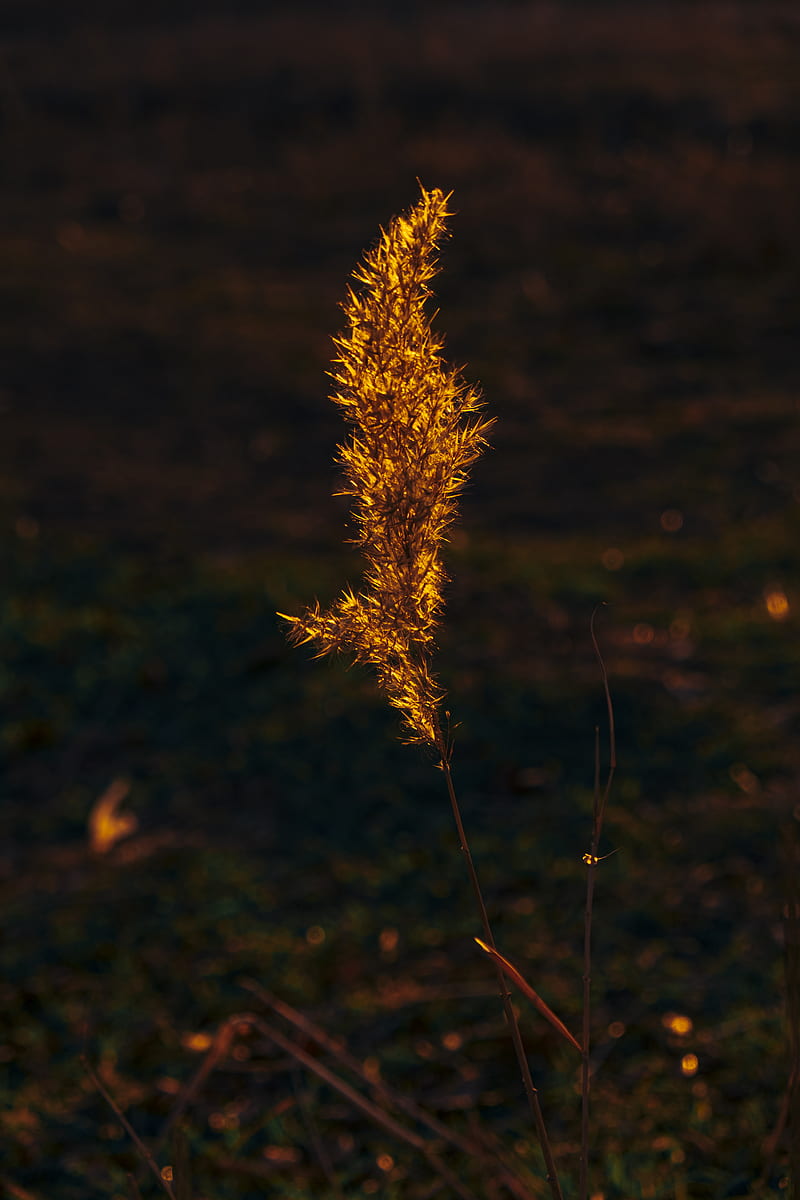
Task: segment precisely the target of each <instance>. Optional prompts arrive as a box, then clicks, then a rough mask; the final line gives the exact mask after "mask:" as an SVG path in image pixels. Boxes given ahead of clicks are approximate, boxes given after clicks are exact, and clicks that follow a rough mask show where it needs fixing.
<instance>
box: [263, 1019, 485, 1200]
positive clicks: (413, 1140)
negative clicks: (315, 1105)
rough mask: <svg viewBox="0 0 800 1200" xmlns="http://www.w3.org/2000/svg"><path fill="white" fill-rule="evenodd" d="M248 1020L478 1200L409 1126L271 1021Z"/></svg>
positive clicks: (469, 1199)
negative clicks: (346, 1080)
mask: <svg viewBox="0 0 800 1200" xmlns="http://www.w3.org/2000/svg"><path fill="white" fill-rule="evenodd" d="M248 1019H249V1020H251V1021H252V1023H253V1025H254V1026H255V1028H256V1029H258V1030H259V1032H260V1033H263V1034H264V1036H265V1037H267V1038H269V1039H270V1041H272V1042H274V1043H275V1045H276V1046H280V1048H281V1050H285V1051H286V1053H287V1054H290V1055H291V1056H292V1058H294V1059H296V1061H297V1062H299V1063H302V1065H303V1066H304V1067H306V1068H307V1069H308V1070H309V1071H313V1073H314V1074H315V1075H318V1076H319V1078H320V1079H322V1080H324V1081H325V1083H327V1084H328V1086H329V1087H332V1088H333V1089H334V1090H335V1091H337V1092H339V1094H340V1095H342V1096H344V1097H345V1098H346V1099H347V1100H349V1101H350V1103H351V1104H352V1105H353V1106H354V1107H355V1108H358V1109H360V1110H361V1111H362V1112H363V1113H364V1114H365V1115H366V1116H368V1117H369V1118H370V1120H371V1121H374V1122H375V1124H376V1125H380V1126H382V1127H383V1128H384V1129H385V1130H386V1131H387V1133H391V1134H392V1136H393V1137H396V1138H399V1139H400V1141H403V1142H406V1143H407V1144H408V1145H409V1146H413V1147H414V1149H415V1150H418V1151H419V1152H420V1153H421V1154H423V1155H424V1156H425V1158H426V1159H427V1160H428V1162H429V1163H430V1165H431V1166H432V1167H433V1169H434V1171H435V1172H436V1174H437V1175H438V1176H439V1177H440V1178H441V1179H442V1180H443V1181H444V1182H445V1183H446V1184H447V1185H448V1187H450V1188H452V1190H453V1191H454V1192H455V1194H456V1195H457V1196H460V1197H461V1198H462V1200H476V1197H475V1195H474V1193H473V1192H471V1191H470V1190H469V1189H468V1188H466V1187H465V1186H464V1184H463V1183H462V1182H461V1180H460V1179H458V1177H457V1176H456V1175H454V1174H453V1172H452V1171H451V1170H450V1169H449V1167H448V1166H447V1165H446V1164H445V1163H443V1162H442V1160H441V1159H440V1158H439V1156H438V1154H436V1152H435V1151H434V1150H433V1149H432V1148H431V1145H430V1143H429V1142H427V1141H426V1140H425V1138H423V1137H420V1135H419V1134H417V1133H414V1131H413V1130H411V1129H408V1128H406V1126H405V1125H401V1124H400V1123H399V1122H398V1121H395V1119H394V1117H391V1116H390V1115H389V1113H387V1112H384V1111H383V1109H381V1108H378V1106H377V1105H375V1104H372V1103H371V1101H369V1100H367V1099H366V1097H364V1096H362V1095H361V1093H360V1092H357V1091H356V1090H355V1088H352V1087H351V1086H350V1084H349V1083H346V1082H345V1080H344V1079H341V1078H340V1077H339V1076H338V1075H337V1074H335V1072H333V1071H331V1070H330V1068H329V1067H326V1066H325V1065H324V1064H323V1063H321V1062H319V1061H318V1060H317V1059H316V1058H313V1057H312V1056H311V1055H310V1054H307V1053H306V1051H305V1050H302V1049H301V1048H300V1046H297V1045H295V1043H294V1042H292V1041H291V1040H290V1039H289V1038H287V1037H285V1036H284V1035H283V1034H282V1033H281V1032H280V1030H279V1029H276V1028H275V1027H274V1026H273V1025H270V1024H269V1023H268V1022H267V1021H265V1020H263V1018H261V1017H255V1016H254V1017H249V1018H248Z"/></svg>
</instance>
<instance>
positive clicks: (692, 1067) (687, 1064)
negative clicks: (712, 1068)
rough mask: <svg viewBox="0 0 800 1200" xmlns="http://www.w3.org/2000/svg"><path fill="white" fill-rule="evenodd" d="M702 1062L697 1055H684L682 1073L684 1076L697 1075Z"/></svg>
mask: <svg viewBox="0 0 800 1200" xmlns="http://www.w3.org/2000/svg"><path fill="white" fill-rule="evenodd" d="M699 1066H700V1060H699V1059H698V1057H697V1055H696V1054H684V1056H683V1058H682V1059H681V1071H682V1072H683V1074H684V1075H696V1074H697V1068H698V1067H699Z"/></svg>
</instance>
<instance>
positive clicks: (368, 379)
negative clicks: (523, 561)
mask: <svg viewBox="0 0 800 1200" xmlns="http://www.w3.org/2000/svg"><path fill="white" fill-rule="evenodd" d="M421 192H422V195H421V198H420V200H419V201H418V203H417V204H416V205H415V206H414V207H413V208H412V209H411V210H410V211H409V212H408V213H407V214H404V215H402V216H399V217H395V218H394V219H393V220H392V222H391V224H390V225H389V228H388V230H382V231H381V236H380V238H379V240H378V242H377V244H376V245H375V246H374V247H373V248H372V249H371V250H369V251H368V252H367V253H366V254H365V256H364V260H363V262H362V263H361V265H360V266H359V267H358V268H357V269H356V270H355V272H354V273H353V278H354V279H355V281H356V284H357V285H359V286H358V287H357V288H353V287H350V288H348V292H347V297H346V299H345V301H344V303H343V304H342V308H343V310H344V313H345V316H346V318H347V322H348V328H347V331H346V332H345V333H343V334H341V335H340V336H339V337H337V338H335V339H334V344H335V346H336V350H337V357H336V358H335V360H334V363H333V370H332V371H331V378H332V379H333V382H334V391H333V395H332V397H331V398H332V400H333V401H334V403H336V404H338V405H339V407H340V408H341V409H342V413H343V415H344V418H345V420H346V421H347V422H348V423H349V424H350V425H351V426H352V430H351V433H350V435H349V438H348V440H347V441H346V442H345V443H344V444H343V445H341V446H340V447H339V452H338V461H339V463H340V464H341V466H342V467H343V470H344V475H345V480H346V486H345V487H344V489H343V492H342V494H343V495H348V496H352V497H353V501H354V503H353V515H354V518H355V521H356V525H357V530H358V536H357V537H355V538H354V539H353V541H354V542H355V544H356V545H358V546H359V547H360V548H361V551H362V554H363V556H364V558H365V560H366V568H365V571H364V585H365V586H364V588H363V590H362V591H360V592H359V593H358V594H357V595H356V594H354V593H353V592H351V591H346V592H345V593H344V594H343V595H342V596H341V598H340V599H339V600H338V601H337V603H336V604H335V605H334V606H333V607H332V608H331V609H330V610H329V611H327V612H322V611H321V610H320V608H319V605H316V606H315V607H314V608H309V609H307V610H306V612H305V613H304V614H303V616H301V617H287V618H286V619H287V620H289V621H290V622H291V623H292V625H291V630H290V632H289V638H290V640H291V641H292V642H294V643H296V644H301V643H303V642H315V643H316V644H317V646H318V648H319V652H320V654H326V653H328V652H330V651H333V650H347V651H349V652H350V653H351V654H353V656H354V658H355V661H356V662H361V663H370V664H371V665H373V666H374V667H375V668H376V669H377V673H378V682H379V684H380V686H381V687H382V689H383V690H384V691H385V693H386V695H387V697H388V699H389V702H390V703H391V704H392V705H394V707H396V708H398V709H399V710H400V712H402V714H403V716H404V718H405V725H406V728H407V730H408V732H409V734H410V737H409V740H410V741H412V742H423V743H427V744H430V745H432V746H435V747H440V746H441V733H440V727H439V719H438V708H439V704H440V702H441V700H442V698H443V695H444V693H443V692H442V691H441V689H440V688H439V686H438V684H437V683H436V680H435V679H434V677H433V676H432V675H431V673H430V668H429V660H430V655H431V652H432V650H433V630H434V628H435V626H436V624H437V621H438V618H439V615H440V613H441V609H442V603H443V601H442V588H443V585H444V583H445V581H446V575H445V572H444V568H443V566H442V562H441V545H442V542H443V540H444V538H445V534H446V532H447V529H448V528H449V526H450V525H451V523H452V522H453V520H454V518H455V515H456V502H457V499H458V496H459V493H460V492H461V491H462V489H463V487H464V484H465V483H466V479H467V471H468V469H469V467H470V466H471V465H472V463H473V462H474V461H475V459H476V458H477V457H478V456H479V454H480V453H481V451H482V449H483V448H484V446H485V445H486V441H485V436H484V435H485V433H486V431H487V429H488V428H489V425H490V424H491V422H490V421H486V420H483V419H482V418H481V417H480V416H475V415H473V414H477V413H479V412H480V410H481V408H482V402H481V399H480V396H479V393H478V392H477V391H476V390H475V389H474V388H472V387H469V386H468V385H467V384H466V383H465V382H464V381H463V380H462V379H461V377H460V375H459V372H458V371H457V370H455V369H453V368H451V367H449V366H447V364H446V363H445V362H444V361H443V359H442V357H441V351H442V342H441V341H440V340H438V339H437V338H436V336H435V335H434V334H433V332H432V329H431V317H430V316H429V315H428V314H427V313H426V311H425V302H426V300H427V298H428V296H429V295H430V294H431V292H430V288H429V287H428V284H429V282H430V280H431V279H432V278H433V277H434V275H436V273H437V270H438V268H437V259H436V252H437V249H438V246H439V244H440V243H441V241H442V239H443V238H444V237H445V235H446V220H447V217H448V216H449V215H450V214H449V212H448V210H447V201H448V199H449V197H448V196H445V195H444V193H443V192H441V191H439V189H438V188H434V189H433V190H432V191H430V192H429V191H426V190H425V188H421Z"/></svg>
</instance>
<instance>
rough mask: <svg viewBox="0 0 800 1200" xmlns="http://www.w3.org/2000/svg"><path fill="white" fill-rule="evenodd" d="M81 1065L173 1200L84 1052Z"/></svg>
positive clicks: (157, 1169)
mask: <svg viewBox="0 0 800 1200" xmlns="http://www.w3.org/2000/svg"><path fill="white" fill-rule="evenodd" d="M81 1065H82V1067H83V1069H84V1071H85V1072H86V1074H87V1075H88V1076H89V1078H90V1079H91V1081H92V1083H93V1084H94V1086H95V1087H96V1088H97V1090H98V1092H99V1093H100V1095H101V1096H102V1097H103V1099H104V1100H105V1102H106V1103H107V1104H108V1106H109V1107H110V1108H111V1110H112V1112H113V1113H114V1115H115V1116H116V1118H117V1120H118V1121H119V1123H120V1125H121V1126H122V1127H123V1129H124V1130H125V1132H126V1133H127V1135H128V1137H129V1138H130V1139H131V1140H132V1142H133V1143H134V1145H135V1146H136V1149H137V1150H138V1151H139V1154H140V1155H141V1156H142V1158H143V1159H144V1161H145V1162H146V1163H147V1165H148V1167H149V1168H150V1170H151V1171H152V1172H153V1174H154V1175H155V1177H156V1179H157V1180H158V1182H159V1183H160V1185H161V1187H162V1188H163V1189H164V1191H165V1192H166V1193H167V1195H168V1196H169V1198H170V1200H175V1193H174V1192H173V1190H172V1188H171V1187H170V1184H169V1182H168V1181H167V1180H166V1179H165V1178H164V1176H163V1175H162V1174H161V1170H160V1168H159V1165H158V1163H157V1162H156V1160H155V1159H154V1158H153V1155H152V1154H151V1153H150V1151H149V1150H148V1148H147V1146H145V1144H144V1142H143V1141H142V1139H141V1138H140V1137H139V1135H138V1133H137V1132H136V1130H135V1129H134V1128H133V1126H132V1125H131V1123H130V1121H129V1120H128V1118H127V1117H126V1116H125V1114H124V1112H123V1111H122V1109H121V1108H120V1106H119V1105H118V1104H117V1102H116V1100H115V1099H114V1097H113V1096H112V1095H111V1093H110V1092H109V1090H108V1088H107V1087H106V1085H105V1084H104V1083H103V1081H102V1079H101V1078H100V1076H99V1075H98V1074H97V1072H96V1071H95V1069H94V1067H93V1066H92V1065H91V1063H90V1062H89V1060H88V1058H87V1057H86V1055H85V1054H82V1055H81Z"/></svg>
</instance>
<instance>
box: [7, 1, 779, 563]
mask: <svg viewBox="0 0 800 1200" xmlns="http://www.w3.org/2000/svg"><path fill="white" fill-rule="evenodd" d="M799 26H800V17H799V16H798V11H797V7H796V5H794V4H789V3H786V4H772V3H761V4H753V3H719V4H718V3H704V4H703V5H694V4H686V3H667V2H665V3H648V4H632V5H620V4H608V3H560V4H559V3H541V4H540V3H500V4H495V3H492V4H485V3H459V4H429V5H423V4H402V5H401V4H395V3H375V4H370V5H358V4H334V5H323V4H319V5H316V4H310V3H299V4H297V5H292V6H289V5H288V4H268V3H257V2H255V0H254V2H252V3H226V4H222V3H221V2H219V3H212V2H209V0H205V2H202V3H194V4H191V5H189V4H182V3H177V2H172V3H170V2H166V3H159V4H147V3H137V4H135V5H134V4H133V3H116V4H114V5H109V6H107V7H106V9H105V10H104V11H103V12H102V14H100V12H99V10H98V9H97V7H96V6H95V5H94V4H90V3H88V2H87V3H74V4H70V5H66V6H64V5H58V4H52V3H44V2H42V0H29V2H26V3H11V2H7V3H6V4H5V5H4V6H3V11H2V13H0V32H2V35H3V45H2V59H1V60H0V103H1V104H2V138H3V156H2V161H3V164H4V165H3V187H2V197H1V198H0V206H1V207H0V228H2V231H3V233H2V236H3V239H4V243H5V244H4V254H3V259H4V269H3V278H2V318H3V319H2V322H1V323H0V338H1V339H2V350H1V354H2V358H1V359H0V361H1V362H2V380H0V386H2V392H1V393H0V422H2V425H1V426H0V470H1V471H2V476H1V479H2V484H1V487H2V491H1V492H0V514H1V515H0V519H2V520H3V521H4V522H5V523H6V526H7V527H11V528H14V527H18V528H19V529H21V531H22V534H23V536H24V535H25V534H26V532H27V533H28V534H30V533H31V532H32V531H33V530H34V529H38V530H40V531H41V532H42V533H47V532H48V531H53V532H55V531H58V532H59V533H61V532H65V533H66V532H69V533H75V532H80V533H82V534H90V535H92V536H95V535H96V536H99V537H101V538H103V539H106V538H107V539H109V540H110V541H111V542H112V543H113V544H117V543H124V544H133V545H139V546H152V545H153V544H155V543H157V542H161V543H163V542H171V543H174V544H177V545H192V546H193V547H195V548H199V549H202V550H209V549H212V548H216V549H230V548H242V547H249V548H260V549H269V548H272V547H275V546H277V545H279V544H287V543H288V544H292V545H295V546H303V547H309V548H310V547H311V546H312V544H315V543H318V544H322V543H323V542H328V541H329V540H330V539H331V538H332V537H336V536H338V533H339V531H340V529H341V519H342V512H341V510H337V509H336V508H335V507H334V506H333V505H331V504H330V502H329V500H328V496H329V492H330V490H331V487H332V485H333V479H332V474H331V467H330V459H331V453H332V449H333V446H334V444H335V441H336V440H337V437H338V436H339V429H338V423H337V416H336V414H335V413H334V411H333V410H332V406H330V405H329V404H328V403H327V401H326V378H325V375H324V372H325V368H326V365H327V362H328V359H329V357H330V354H331V346H330V341H329V338H330V336H331V335H332V334H333V333H335V332H336V331H337V329H338V328H339V325H340V314H339V312H338V310H337V307H336V306H337V301H338V300H339V299H340V297H341V296H342V294H343V290H344V287H345V283H346V280H347V277H348V274H349V272H350V271H351V269H352V268H353V266H354V265H355V263H356V262H357V260H358V257H359V256H360V254H361V251H362V249H363V248H364V246H365V245H366V244H368V243H369V242H370V241H371V240H372V239H373V237H374V236H375V234H376V232H377V229H378V225H379V224H380V223H382V222H383V223H385V222H386V221H387V220H388V219H389V217H390V216H391V215H392V213H394V212H396V211H398V210H399V209H402V208H405V207H407V206H408V205H409V204H411V203H412V202H413V201H414V199H415V196H416V194H417V185H416V182H415V179H416V177H419V178H420V179H421V180H422V181H423V182H424V183H425V184H426V185H427V186H439V187H442V188H444V189H446V190H450V189H452V190H453V192H454V199H453V204H454V206H455V208H456V209H457V210H458V216H457V217H456V218H455V219H454V221H453V233H454V240H453V242H452V244H451V245H449V246H448V247H447V248H446V251H445V253H444V256H443V266H444V271H443V274H442V276H441V279H440V283H439V287H438V292H439V301H440V305H441V309H442V317H441V319H440V327H441V328H442V329H443V330H444V331H445V332H446V333H447V335H448V339H449V347H450V351H451V355H452V357H453V358H455V359H456V360H457V361H460V362H466V363H467V364H468V374H469V377H470V378H472V379H479V380H480V381H481V383H482V384H483V387H484V389H485V392H486V396H487V400H488V403H489V407H490V411H491V412H492V413H493V414H494V415H496V416H497V418H498V424H497V430H496V435H495V445H496V452H495V453H494V454H493V455H492V456H491V457H490V458H489V459H488V460H487V461H486V462H485V463H484V464H483V465H482V466H481V468H480V470H479V472H478V482H477V484H476V490H475V491H474V492H473V497H474V499H475V502H474V504H472V508H473V509H474V511H471V512H470V517H469V523H470V525H471V526H472V527H473V528H475V527H476V522H477V525H482V526H483V527H484V528H485V529H486V530H488V531H492V530H494V531H497V530H498V529H500V528H514V527H517V528H520V529H522V530H526V531H530V530H547V529H554V530H561V531H568V530H571V529H580V530H582V531H584V532H585V531H587V530H588V529H590V528H594V529H597V530H598V531H599V529H600V528H601V527H602V529H603V530H604V532H605V535H608V534H610V533H611V532H612V531H613V530H614V529H616V528H622V527H624V528H625V529H627V530H636V531H640V530H641V531H645V530H648V531H657V530H658V528H659V518H660V514H661V512H662V511H663V510H665V509H668V508H678V509H679V510H681V511H682V512H684V511H685V512H686V513H687V514H688V515H689V519H691V520H692V521H694V522H695V523H696V526H698V527H700V528H702V529H703V530H704V531H706V532H712V533H713V532H718V531H719V529H720V528H721V527H723V526H724V525H725V524H726V523H729V522H730V521H732V520H736V519H737V518H738V517H740V516H741V515H742V514H745V515H747V514H750V515H752V514H753V513H754V512H758V511H760V510H761V509H763V508H767V509H769V508H770V507H771V506H774V503H775V500H776V494H777V495H778V496H779V497H780V496H782V494H784V493H785V491H786V489H787V488H791V487H793V486H794V485H795V482H797V481H796V480H795V477H794V476H793V474H792V472H793V471H794V466H793V464H794V463H795V462H796V460H797V450H798V440H797V432H796V424H797V423H796V421H794V420H793V421H791V422H789V423H788V424H787V426H786V428H785V430H784V435H783V436H782V438H781V445H780V447H779V448H778V450H777V451H776V448H775V447H774V446H772V445H769V446H767V445H764V444H762V442H763V436H762V435H761V434H759V433H757V434H756V436H751V426H752V424H753V422H754V420H755V418H756V417H762V416H763V417H766V416H767V414H768V413H769V414H771V415H770V417H769V418H768V419H767V420H766V427H769V426H770V425H771V424H774V422H775V421H779V422H782V421H783V418H784V415H785V414H787V413H791V414H794V411H795V410H794V403H795V397H794V394H793V389H794V387H795V384H796V378H797V373H796V366H797V358H796V352H795V345H796V327H797V317H798V289H797V286H796V284H797V265H798V243H799V242H800V224H799V223H798V221H797V195H798V190H799V187H798V184H799V183H800V179H799V176H800V138H799V136H798V134H799V132H800V103H799V102H798V101H799V99H800V97H798V92H799V91H800V81H799V80H798V72H797V69H796V68H797V53H798V46H799V45H800V37H799V36H798V35H799V33H800V28H799ZM761 428H762V426H761V425H759V429H761ZM632 480H635V481H636V487H635V488H631V487H630V486H629V485H630V482H631V481H632ZM732 480H735V483H736V486H735V487H729V486H728V484H729V483H730V481H732ZM468 503H472V502H471V501H468ZM20 520H21V521H22V524H21V525H20V524H19V522H20Z"/></svg>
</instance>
